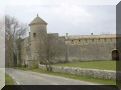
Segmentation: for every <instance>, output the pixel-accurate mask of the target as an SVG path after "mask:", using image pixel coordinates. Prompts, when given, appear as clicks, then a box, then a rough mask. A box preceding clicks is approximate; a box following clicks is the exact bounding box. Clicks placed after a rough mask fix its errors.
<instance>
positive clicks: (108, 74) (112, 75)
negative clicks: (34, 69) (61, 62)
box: [39, 64, 116, 80]
mask: <svg viewBox="0 0 121 90" xmlns="http://www.w3.org/2000/svg"><path fill="white" fill-rule="evenodd" d="M39 68H40V69H46V66H45V65H40V64H39ZM52 70H53V72H62V73H69V74H74V75H79V76H88V77H93V78H101V79H108V80H116V72H115V71H110V70H98V69H85V68H74V67H62V66H52Z"/></svg>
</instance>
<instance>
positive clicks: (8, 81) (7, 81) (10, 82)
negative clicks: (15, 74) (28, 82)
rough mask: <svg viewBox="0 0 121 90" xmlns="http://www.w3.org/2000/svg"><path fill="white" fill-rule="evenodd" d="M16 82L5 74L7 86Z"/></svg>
mask: <svg viewBox="0 0 121 90" xmlns="http://www.w3.org/2000/svg"><path fill="white" fill-rule="evenodd" d="M14 84H15V82H14V80H13V79H12V78H11V77H10V76H9V75H8V74H5V85H14Z"/></svg>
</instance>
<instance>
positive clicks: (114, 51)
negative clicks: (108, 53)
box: [112, 50, 119, 61]
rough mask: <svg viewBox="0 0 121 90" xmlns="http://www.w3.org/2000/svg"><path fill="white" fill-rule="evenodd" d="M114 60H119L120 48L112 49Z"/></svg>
mask: <svg viewBox="0 0 121 90" xmlns="http://www.w3.org/2000/svg"><path fill="white" fill-rule="evenodd" d="M112 60H116V61H119V51H118V50H113V51H112Z"/></svg>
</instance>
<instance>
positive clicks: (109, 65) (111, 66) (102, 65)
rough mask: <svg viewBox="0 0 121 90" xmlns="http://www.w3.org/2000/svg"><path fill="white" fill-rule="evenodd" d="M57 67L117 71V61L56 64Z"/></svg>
mask: <svg viewBox="0 0 121 90" xmlns="http://www.w3.org/2000/svg"><path fill="white" fill-rule="evenodd" d="M55 66H64V67H66V66H67V67H79V68H90V69H101V70H116V61H83V62H72V63H64V64H55Z"/></svg>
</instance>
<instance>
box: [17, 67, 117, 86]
mask: <svg viewBox="0 0 121 90" xmlns="http://www.w3.org/2000/svg"><path fill="white" fill-rule="evenodd" d="M17 69H21V70H25V71H26V70H30V71H34V72H38V73H45V74H49V75H55V76H62V77H66V78H71V79H76V80H81V81H88V82H93V83H98V84H103V85H116V81H115V80H104V79H97V78H96V79H95V78H91V77H85V76H78V75H72V74H67V73H59V72H49V71H46V70H42V69H27V68H17Z"/></svg>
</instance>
